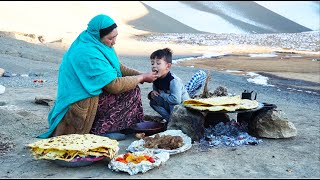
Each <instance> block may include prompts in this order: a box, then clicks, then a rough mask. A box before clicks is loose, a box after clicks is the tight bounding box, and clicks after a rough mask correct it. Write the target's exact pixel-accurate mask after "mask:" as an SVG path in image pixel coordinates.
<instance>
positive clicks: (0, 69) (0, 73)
mask: <svg viewBox="0 0 320 180" xmlns="http://www.w3.org/2000/svg"><path fill="white" fill-rule="evenodd" d="M4 72H5V70H4V69H2V68H0V77H2V76H3V74H4Z"/></svg>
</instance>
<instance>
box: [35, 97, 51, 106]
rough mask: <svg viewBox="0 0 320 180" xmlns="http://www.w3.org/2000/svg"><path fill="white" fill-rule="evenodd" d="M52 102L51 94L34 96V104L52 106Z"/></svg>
mask: <svg viewBox="0 0 320 180" xmlns="http://www.w3.org/2000/svg"><path fill="white" fill-rule="evenodd" d="M53 102H54V98H53V97H51V96H45V95H40V96H36V97H35V103H36V104H42V105H47V106H52V105H53Z"/></svg>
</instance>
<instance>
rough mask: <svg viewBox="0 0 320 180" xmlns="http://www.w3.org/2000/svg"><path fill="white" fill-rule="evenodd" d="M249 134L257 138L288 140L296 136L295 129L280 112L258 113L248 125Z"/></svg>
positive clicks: (272, 110) (267, 111)
mask: <svg viewBox="0 0 320 180" xmlns="http://www.w3.org/2000/svg"><path fill="white" fill-rule="evenodd" d="M249 126H250V129H251V132H252V133H253V134H254V135H255V136H257V137H264V138H275V139H278V138H290V137H295V136H296V135H297V129H296V127H295V126H294V124H293V123H292V122H290V121H289V120H288V118H287V117H286V116H285V113H284V112H282V111H281V110H276V109H269V110H266V111H260V112H259V113H258V114H256V116H255V117H254V118H253V119H252V122H251V123H250V124H249Z"/></svg>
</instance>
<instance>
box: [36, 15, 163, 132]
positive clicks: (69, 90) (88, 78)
mask: <svg viewBox="0 0 320 180" xmlns="http://www.w3.org/2000/svg"><path fill="white" fill-rule="evenodd" d="M117 35H118V31H117V25H116V23H115V22H114V21H113V20H112V19H111V18H110V17H109V16H106V15H103V14H100V15H97V16H95V17H94V18H92V19H91V20H90V22H89V24H88V28H87V30H85V31H83V32H82V33H81V34H80V35H79V36H78V37H77V39H76V40H75V41H74V42H73V43H72V44H71V46H70V48H69V49H68V51H67V52H66V54H65V55H64V57H63V60H62V62H61V65H60V68H59V77H58V92H57V98H56V101H55V104H54V106H53V108H52V109H51V111H50V112H49V115H48V121H49V125H50V127H49V130H48V131H47V132H46V133H43V134H41V135H39V136H38V137H39V138H48V137H51V136H58V135H63V134H85V133H92V134H97V135H104V134H106V133H108V132H114V131H119V130H123V129H126V128H128V127H130V126H131V125H133V124H135V123H138V122H140V121H141V120H142V119H143V118H144V114H143V109H142V102H141V95H140V88H139V86H138V84H139V83H144V82H148V83H150V82H153V81H154V80H156V79H157V75H156V73H153V72H149V73H141V72H139V71H137V70H133V69H130V68H128V67H126V66H124V65H123V64H121V63H120V62H119V61H118V57H117V55H116V53H115V51H114V48H113V45H114V44H115V42H116V38H117Z"/></svg>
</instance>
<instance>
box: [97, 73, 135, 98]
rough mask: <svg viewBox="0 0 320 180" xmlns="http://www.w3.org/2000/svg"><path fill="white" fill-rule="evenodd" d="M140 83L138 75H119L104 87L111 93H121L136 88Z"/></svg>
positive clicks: (104, 89)
mask: <svg viewBox="0 0 320 180" xmlns="http://www.w3.org/2000/svg"><path fill="white" fill-rule="evenodd" d="M138 84H139V79H138V77H137V76H126V77H118V78H116V79H115V80H113V81H112V82H111V83H109V84H107V85H106V86H104V87H103V91H105V92H107V93H110V94H120V93H123V92H126V91H129V90H131V89H134V88H136V87H137V85H138Z"/></svg>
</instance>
